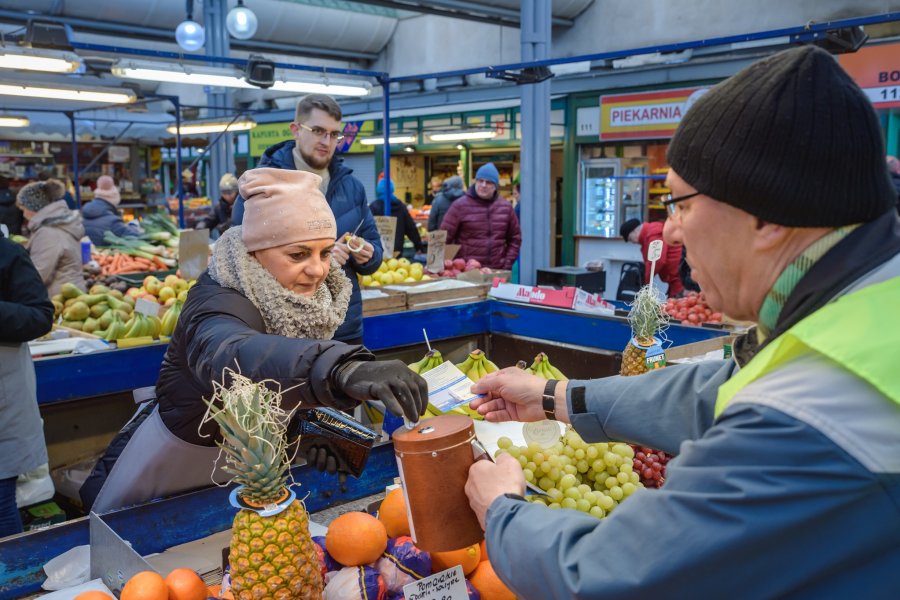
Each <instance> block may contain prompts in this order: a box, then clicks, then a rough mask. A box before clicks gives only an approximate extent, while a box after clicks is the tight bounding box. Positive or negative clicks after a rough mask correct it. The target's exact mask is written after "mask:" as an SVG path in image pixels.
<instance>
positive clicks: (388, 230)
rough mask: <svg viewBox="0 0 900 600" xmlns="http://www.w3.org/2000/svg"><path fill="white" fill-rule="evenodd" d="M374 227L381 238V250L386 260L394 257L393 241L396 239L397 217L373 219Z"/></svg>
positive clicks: (377, 217)
mask: <svg viewBox="0 0 900 600" xmlns="http://www.w3.org/2000/svg"><path fill="white" fill-rule="evenodd" d="M375 227H376V228H377V229H378V235H379V236H381V248H382V249H383V250H384V255H385V256H386V257H387V258H391V257H393V256H394V240H396V239H397V217H384V216H380V215H379V216H376V217H375Z"/></svg>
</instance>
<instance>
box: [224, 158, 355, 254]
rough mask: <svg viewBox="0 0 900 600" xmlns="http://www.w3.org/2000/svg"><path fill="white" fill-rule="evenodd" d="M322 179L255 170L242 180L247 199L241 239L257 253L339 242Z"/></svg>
mask: <svg viewBox="0 0 900 600" xmlns="http://www.w3.org/2000/svg"><path fill="white" fill-rule="evenodd" d="M321 181H322V178H321V177H319V176H318V175H315V174H313V173H308V172H306V171H294V170H291V169H252V170H250V171H245V172H244V174H243V175H241V178H240V180H238V186H239V187H240V191H241V196H242V197H243V198H244V221H243V223H242V224H241V239H243V240H244V245H245V246H246V247H247V250H249V251H251V252H254V251H256V250H264V249H266V248H275V247H278V246H285V245H287V244H294V243H297V242H306V241H310V240H322V239H329V240H334V239H335V238H337V223H335V220H334V214H333V213H332V212H331V207H330V206H328V202H327V201H326V200H325V196H324V195H323V194H322V192H320V191H319V184H320V183H321Z"/></svg>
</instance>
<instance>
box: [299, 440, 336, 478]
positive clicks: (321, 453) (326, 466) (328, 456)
mask: <svg viewBox="0 0 900 600" xmlns="http://www.w3.org/2000/svg"><path fill="white" fill-rule="evenodd" d="M306 464H308V465H310V466H311V467H313V468H314V469H318V470H319V471H324V472H326V473H328V474H329V475H334V474H335V473H337V470H338V461H337V457H336V456H335V455H334V454H332V453H331V452H329V451H328V449H327V448H325V447H324V446H312V447H311V448H310V449H309V450H308V451H307V452H306Z"/></svg>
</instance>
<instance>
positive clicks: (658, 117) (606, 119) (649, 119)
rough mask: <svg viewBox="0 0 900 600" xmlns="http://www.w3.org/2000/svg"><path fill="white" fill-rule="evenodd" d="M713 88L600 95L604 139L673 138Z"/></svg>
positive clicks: (602, 137) (602, 135)
mask: <svg viewBox="0 0 900 600" xmlns="http://www.w3.org/2000/svg"><path fill="white" fill-rule="evenodd" d="M708 90H709V88H705V87H704V88H683V89H677V90H663V91H656V92H640V93H637V94H613V95H607V96H600V139H601V140H646V139H664V138H670V137H672V134H673V133H675V128H676V127H678V123H679V122H680V121H681V118H682V117H683V116H684V113H686V112H687V110H688V109H689V108H690V107H691V105H692V104H693V103H694V102H695V101H696V100H697V98H699V97H700V96H702V95H703V94H705V93H706V92H707V91H708Z"/></svg>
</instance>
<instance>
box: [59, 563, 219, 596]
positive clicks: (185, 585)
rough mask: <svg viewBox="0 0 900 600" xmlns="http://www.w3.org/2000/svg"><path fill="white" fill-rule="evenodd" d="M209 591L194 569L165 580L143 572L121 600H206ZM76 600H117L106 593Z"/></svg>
mask: <svg viewBox="0 0 900 600" xmlns="http://www.w3.org/2000/svg"><path fill="white" fill-rule="evenodd" d="M208 596H209V589H208V588H207V587H206V584H205V583H203V580H202V579H200V576H199V575H197V573H195V572H194V571H193V570H192V569H175V570H174V571H172V572H171V573H169V575H168V576H167V577H166V578H165V579H163V577H162V575H160V574H159V573H156V572H154V571H141V572H140V573H137V574H136V575H134V576H133V577H132V578H131V579H129V580H128V583H126V584H125V587H124V588H122V597H121V600H206V598H207V597H208ZM75 600H115V599H114V598H113V597H112V596H110V595H109V594H106V593H104V592H85V593H83V594H79V595H78V596H76V597H75Z"/></svg>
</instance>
